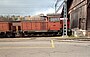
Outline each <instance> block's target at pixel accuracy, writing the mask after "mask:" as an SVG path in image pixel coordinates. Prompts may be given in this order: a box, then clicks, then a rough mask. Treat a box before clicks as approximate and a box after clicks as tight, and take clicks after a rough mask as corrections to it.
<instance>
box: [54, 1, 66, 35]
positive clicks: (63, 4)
mask: <svg viewBox="0 0 90 57" xmlns="http://www.w3.org/2000/svg"><path fill="white" fill-rule="evenodd" d="M58 2H60V0H57V2H56V4H55V14H56V13H57V12H58V11H59V10H60V8H61V6H63V9H64V14H63V17H64V20H63V37H67V0H64V2H63V3H62V4H61V5H60V6H59V8H58V9H57V10H56V7H57V4H58Z"/></svg>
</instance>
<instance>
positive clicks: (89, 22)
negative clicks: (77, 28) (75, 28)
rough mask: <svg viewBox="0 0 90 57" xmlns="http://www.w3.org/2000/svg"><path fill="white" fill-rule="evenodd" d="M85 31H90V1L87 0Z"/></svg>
mask: <svg viewBox="0 0 90 57" xmlns="http://www.w3.org/2000/svg"><path fill="white" fill-rule="evenodd" d="M87 30H89V31H90V0H88V7H87Z"/></svg>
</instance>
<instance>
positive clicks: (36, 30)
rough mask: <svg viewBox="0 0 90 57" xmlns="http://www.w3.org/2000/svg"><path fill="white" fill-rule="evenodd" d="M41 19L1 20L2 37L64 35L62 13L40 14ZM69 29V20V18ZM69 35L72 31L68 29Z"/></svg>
mask: <svg viewBox="0 0 90 57" xmlns="http://www.w3.org/2000/svg"><path fill="white" fill-rule="evenodd" d="M40 18H41V19H32V20H21V21H1V22H0V37H17V36H20V37H24V36H54V35H62V33H63V32H62V29H63V20H62V18H60V15H54V14H53V15H52V14H51V15H47V16H40ZM67 24H68V29H69V20H68V23H67ZM68 35H69V36H70V35H71V31H70V30H68Z"/></svg>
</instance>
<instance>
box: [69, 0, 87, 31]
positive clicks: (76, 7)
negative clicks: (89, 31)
mask: <svg viewBox="0 0 90 57" xmlns="http://www.w3.org/2000/svg"><path fill="white" fill-rule="evenodd" d="M69 14H70V20H71V28H79V29H83V30H85V29H86V19H87V0H73V2H72V4H71V7H70V9H69Z"/></svg>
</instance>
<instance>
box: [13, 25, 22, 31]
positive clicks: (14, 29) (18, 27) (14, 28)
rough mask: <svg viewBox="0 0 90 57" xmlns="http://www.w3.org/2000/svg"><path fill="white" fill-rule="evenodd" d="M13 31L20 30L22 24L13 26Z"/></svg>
mask: <svg viewBox="0 0 90 57" xmlns="http://www.w3.org/2000/svg"><path fill="white" fill-rule="evenodd" d="M12 30H13V31H19V30H21V26H12Z"/></svg>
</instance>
